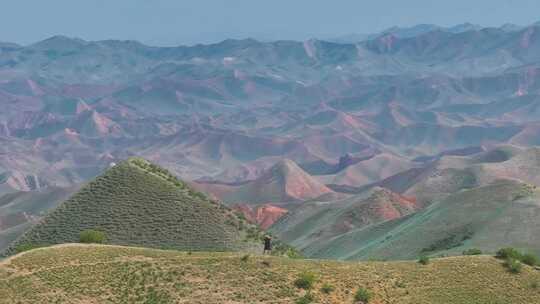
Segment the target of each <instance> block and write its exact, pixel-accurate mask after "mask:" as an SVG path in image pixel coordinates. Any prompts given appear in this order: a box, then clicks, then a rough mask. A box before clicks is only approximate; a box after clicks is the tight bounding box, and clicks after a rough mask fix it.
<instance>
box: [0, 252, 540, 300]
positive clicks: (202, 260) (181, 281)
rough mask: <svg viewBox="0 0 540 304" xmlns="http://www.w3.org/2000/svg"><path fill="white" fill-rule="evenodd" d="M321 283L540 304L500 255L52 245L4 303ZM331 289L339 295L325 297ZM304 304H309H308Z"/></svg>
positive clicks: (25, 266)
mask: <svg viewBox="0 0 540 304" xmlns="http://www.w3.org/2000/svg"><path fill="white" fill-rule="evenodd" d="M306 271H308V272H311V273H313V274H314V275H315V277H316V279H317V280H316V281H315V283H314V288H313V290H312V295H313V297H314V301H313V303H321V304H338V303H339V304H341V303H355V301H354V299H353V297H354V293H355V292H356V290H357V289H358V288H360V287H363V288H366V289H367V290H368V291H369V292H370V293H371V294H372V300H371V301H370V303H373V304H389V303H399V304H488V303H489V304H504V303H512V304H532V303H540V292H539V290H538V287H535V286H537V282H538V280H540V274H539V273H538V271H536V270H534V269H533V268H531V267H529V266H524V267H523V270H522V273H520V274H512V273H510V272H508V271H507V270H506V269H505V268H504V267H503V266H502V262H501V261H499V260H496V259H495V258H493V257H488V256H475V257H454V258H445V259H436V260H432V261H431V262H430V263H429V264H428V265H420V264H418V263H416V262H362V263H350V262H348V263H346V262H337V261H317V260H297V259H286V258H277V257H258V256H255V257H250V258H248V259H247V260H244V259H242V255H240V254H234V253H193V254H191V255H188V254H186V253H182V252H176V251H161V250H155V249H143V248H129V247H116V246H80V245H79V246H76V245H67V246H58V247H51V248H42V249H37V250H33V251H29V252H25V253H23V254H22V255H18V256H16V257H14V258H12V259H10V260H8V261H4V262H0V294H2V297H1V298H0V303H2V304H3V303H6V304H8V303H9V304H11V303H190V304H221V303H238V304H240V303H263V304H265V303H268V304H269V303H275V304H282V303H283V304H290V303H295V302H296V301H297V300H298V299H299V298H300V297H302V296H303V295H304V294H305V292H304V291H301V290H300V289H298V288H296V287H295V285H294V281H295V280H296V278H298V276H299V274H301V273H303V272H306ZM324 284H329V285H330V286H332V287H333V288H334V290H333V291H331V292H330V293H329V294H325V293H323V292H322V291H321V287H322V286H323V285H324ZM299 303H302V302H299ZM356 303H358V302H356Z"/></svg>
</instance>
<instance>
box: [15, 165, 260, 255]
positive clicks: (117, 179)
mask: <svg viewBox="0 0 540 304" xmlns="http://www.w3.org/2000/svg"><path fill="white" fill-rule="evenodd" d="M86 229H93V230H98V231H102V232H104V233H105V234H106V236H107V243H109V244H117V245H136V246H144V247H152V248H166V249H167V248H170V249H180V250H205V251H214V250H218V251H223V250H238V249H243V248H248V247H254V246H255V247H256V246H258V245H259V244H258V240H255V237H256V236H257V234H258V233H259V230H258V229H257V228H256V227H255V226H253V225H250V224H248V223H247V221H245V220H244V219H243V218H241V217H239V216H237V215H236V214H235V213H234V212H233V211H231V210H230V209H228V208H227V207H224V206H223V205H221V204H218V203H216V202H214V201H211V200H209V199H208V198H207V197H206V196H205V195H203V194H201V193H198V192H195V191H193V190H192V189H191V188H189V187H188V186H187V185H186V184H184V183H183V182H182V181H180V180H178V179H176V178H175V177H174V176H173V175H172V174H170V173H169V172H168V171H166V170H165V169H162V168H160V167H158V166H156V165H153V164H151V163H149V162H147V161H145V160H142V159H131V160H129V161H126V162H124V163H122V164H119V165H117V166H116V167H114V168H112V169H110V170H108V171H107V172H106V173H105V174H103V175H102V176H100V177H98V178H96V179H95V180H94V181H92V182H90V183H89V184H88V185H87V186H85V187H83V188H82V189H81V190H80V191H79V192H78V193H77V194H75V195H74V196H73V197H71V198H70V199H69V200H67V201H66V202H64V203H62V204H61V205H60V206H59V207H58V208H56V209H55V210H54V211H52V212H51V213H50V214H49V215H47V216H46V217H45V218H44V219H43V220H42V221H41V222H40V223H39V224H37V225H36V226H34V227H33V228H32V229H30V230H29V231H28V232H27V233H25V234H24V235H23V236H22V237H21V238H20V239H19V240H18V241H17V242H16V243H15V244H14V245H13V246H11V247H10V248H9V249H8V251H7V253H15V252H16V251H17V248H20V247H21V246H26V247H28V246H29V245H31V246H41V245H51V244H62V243H73V242H78V241H79V235H80V233H81V231H84V230H86ZM255 241H256V242H257V244H255Z"/></svg>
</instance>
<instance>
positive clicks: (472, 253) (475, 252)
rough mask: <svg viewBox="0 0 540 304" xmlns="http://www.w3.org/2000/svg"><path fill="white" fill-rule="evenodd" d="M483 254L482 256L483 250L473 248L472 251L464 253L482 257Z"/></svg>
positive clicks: (464, 252)
mask: <svg viewBox="0 0 540 304" xmlns="http://www.w3.org/2000/svg"><path fill="white" fill-rule="evenodd" d="M481 254H482V250H480V249H478V248H471V249H467V250H465V251H463V255H481Z"/></svg>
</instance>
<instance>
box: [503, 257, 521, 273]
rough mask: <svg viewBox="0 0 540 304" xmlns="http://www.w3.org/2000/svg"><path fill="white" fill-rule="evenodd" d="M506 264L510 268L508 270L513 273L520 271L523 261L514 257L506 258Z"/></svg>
mask: <svg viewBox="0 0 540 304" xmlns="http://www.w3.org/2000/svg"><path fill="white" fill-rule="evenodd" d="M504 266H505V267H506V268H508V271H510V272H511V273H520V272H521V268H522V265H521V262H520V261H519V260H516V259H512V258H508V259H506V261H505V262H504Z"/></svg>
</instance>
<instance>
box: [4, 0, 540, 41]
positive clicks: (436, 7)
mask: <svg viewBox="0 0 540 304" xmlns="http://www.w3.org/2000/svg"><path fill="white" fill-rule="evenodd" d="M538 12H540V0H264V1H263V0H0V41H9V42H17V43H21V44H28V43H32V42H36V41H38V40H42V39H45V38H48V37H50V36H53V35H59V34H61V35H67V36H70V37H79V38H83V39H87V40H100V39H135V40H139V41H142V42H145V43H149V44H153V45H176V44H194V43H199V42H203V43H206V42H214V41H218V40H223V39H226V38H245V37H255V38H259V39H307V38H312V37H318V38H324V37H334V36H341V35H344V34H352V33H372V32H377V31H380V30H383V29H385V28H388V27H390V26H394V25H398V26H410V25H414V24H419V23H434V24H438V25H444V26H449V25H455V24H458V23H463V22H471V23H475V24H480V25H488V26H494V25H502V24H504V23H507V22H509V23H516V24H521V25H524V24H530V23H534V22H536V21H539V20H540V14H538Z"/></svg>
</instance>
